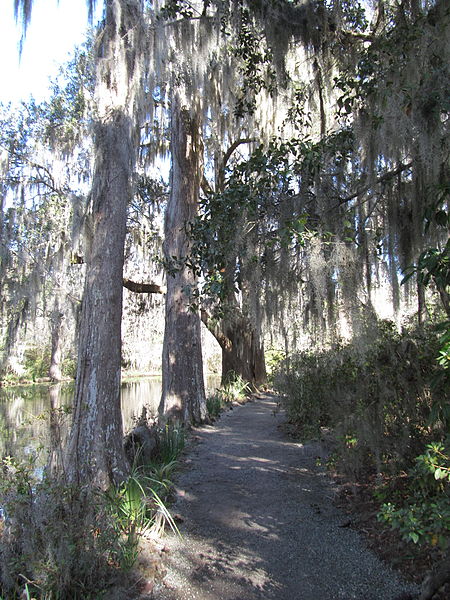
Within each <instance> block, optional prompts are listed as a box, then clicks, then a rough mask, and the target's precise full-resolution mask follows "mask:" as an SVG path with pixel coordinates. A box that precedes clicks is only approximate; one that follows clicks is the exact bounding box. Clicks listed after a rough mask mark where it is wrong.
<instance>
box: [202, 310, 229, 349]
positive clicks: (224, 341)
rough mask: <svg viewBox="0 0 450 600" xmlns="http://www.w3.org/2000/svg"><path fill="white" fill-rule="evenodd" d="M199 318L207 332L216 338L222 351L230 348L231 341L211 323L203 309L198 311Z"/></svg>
mask: <svg viewBox="0 0 450 600" xmlns="http://www.w3.org/2000/svg"><path fill="white" fill-rule="evenodd" d="M200 316H201V319H202V323H203V324H204V325H205V326H206V328H207V329H208V331H209V332H210V333H212V335H213V336H214V337H215V338H216V341H217V343H218V344H219V346H220V347H221V348H222V349H223V350H229V349H230V348H231V340H229V339H228V338H227V336H226V335H225V334H224V333H223V332H222V331H221V329H220V327H219V326H218V325H217V324H216V323H215V322H214V321H212V319H211V317H210V316H209V314H208V313H207V312H206V310H205V309H204V308H202V309H201V310H200Z"/></svg>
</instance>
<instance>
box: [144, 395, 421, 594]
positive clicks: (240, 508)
mask: <svg viewBox="0 0 450 600" xmlns="http://www.w3.org/2000/svg"><path fill="white" fill-rule="evenodd" d="M276 409H277V404H276V398H275V397H272V396H265V397H262V398H259V399H257V400H256V401H254V402H249V403H247V404H246V405H244V406H240V407H238V408H235V409H234V410H232V411H229V412H227V413H225V414H224V415H223V416H222V417H221V419H220V421H219V422H218V423H217V424H216V425H215V426H213V427H205V428H202V429H199V430H198V431H197V435H198V438H199V443H198V444H197V445H196V446H195V448H194V450H193V451H192V452H191V453H190V455H189V460H188V466H187V468H185V469H183V472H182V473H181V474H180V475H179V477H178V478H177V486H178V499H177V502H176V506H175V508H174V510H175V511H176V512H178V513H180V514H181V515H182V516H183V519H184V521H183V523H182V526H181V529H180V530H181V534H182V536H183V539H182V540H179V539H177V538H176V537H175V536H173V535H169V538H168V546H169V549H170V552H169V553H168V555H167V560H166V567H167V569H168V574H167V576H166V579H165V582H166V585H165V586H160V587H159V588H157V589H155V591H154V597H155V598H157V599H160V600H195V599H198V600H256V599H265V600H351V599H355V600H372V599H373V600H383V599H386V600H393V599H394V598H395V597H396V596H398V595H399V594H401V593H403V592H405V591H406V590H407V589H410V588H408V587H407V586H405V585H404V584H403V583H402V582H401V581H400V580H399V579H398V577H397V576H396V575H395V574H394V573H393V572H392V571H390V570H389V569H388V568H387V567H386V566H385V565H383V564H382V563H381V562H379V560H378V559H377V558H376V557H375V556H374V555H373V554H371V553H370V552H369V550H368V549H367V548H366V547H365V546H364V544H363V541H362V540H361V539H360V538H359V537H358V535H357V534H356V532H354V531H352V530H350V529H348V528H342V526H341V525H342V523H343V522H344V521H345V516H344V515H342V514H341V513H340V512H339V511H338V509H337V508H336V507H334V506H333V503H332V499H333V494H334V492H333V487H332V483H331V482H330V481H329V480H328V478H327V477H326V475H325V473H324V472H323V470H321V469H320V468H319V467H317V458H318V457H324V456H325V453H324V451H323V450H322V448H321V446H320V444H318V443H309V444H306V445H302V444H299V443H295V442H292V441H290V440H289V439H287V437H286V436H285V435H284V434H283V432H282V431H281V430H280V428H279V425H280V424H281V423H282V421H283V418H282V415H281V414H279V412H278V411H277V410H276Z"/></svg>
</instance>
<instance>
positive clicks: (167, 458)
mask: <svg viewBox="0 0 450 600" xmlns="http://www.w3.org/2000/svg"><path fill="white" fill-rule="evenodd" d="M185 442H186V436H185V430H184V429H183V427H178V426H175V425H170V424H167V425H166V426H165V427H162V428H159V429H158V430H157V455H156V462H157V463H158V464H162V465H170V464H173V463H174V461H176V459H177V458H178V457H179V455H180V454H181V452H182V451H183V448H184V445H185Z"/></svg>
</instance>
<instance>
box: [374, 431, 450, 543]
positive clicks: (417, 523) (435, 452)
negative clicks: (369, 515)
mask: <svg viewBox="0 0 450 600" xmlns="http://www.w3.org/2000/svg"><path fill="white" fill-rule="evenodd" d="M402 492H403V494H402V497H401V498H399V499H398V501H397V502H396V503H395V504H394V503H393V502H385V503H384V504H383V505H382V507H381V510H380V513H379V515H378V518H379V519H380V520H381V521H383V522H385V523H387V524H389V525H390V526H391V527H393V528H395V529H398V530H399V531H400V532H401V534H402V536H403V538H404V539H406V540H410V541H412V542H414V543H415V544H421V545H423V544H428V545H431V546H436V545H439V546H440V547H441V548H442V549H446V548H447V546H448V543H449V539H450V451H449V448H448V447H445V446H444V444H442V443H441V442H437V443H431V444H428V445H427V446H426V451H425V453H424V454H421V455H420V456H418V457H417V458H416V464H415V466H414V467H413V468H411V469H410V470H409V472H408V476H407V481H406V484H404V487H403V489H402ZM378 494H379V497H381V498H383V497H388V498H389V497H390V496H394V497H395V495H398V493H397V494H395V491H394V490H392V486H389V485H388V486H386V487H385V488H384V489H381V490H380V491H379V492H378Z"/></svg>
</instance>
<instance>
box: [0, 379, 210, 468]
mask: <svg viewBox="0 0 450 600" xmlns="http://www.w3.org/2000/svg"><path fill="white" fill-rule="evenodd" d="M219 383H220V378H218V377H217V376H214V377H209V378H208V380H207V383H206V386H207V392H210V391H212V390H213V389H214V388H215V387H217V386H218V385H219ZM73 392H74V384H73V383H69V384H57V385H53V386H48V385H33V386H23V387H22V386H14V387H9V388H0V457H1V456H14V457H16V458H24V457H25V456H27V455H30V454H31V455H34V454H36V453H38V454H39V458H38V464H39V463H40V464H45V460H46V449H47V448H48V447H49V440H50V434H51V427H50V421H51V419H50V417H52V420H53V424H54V423H55V421H56V422H57V426H58V428H59V429H60V430H61V432H62V434H63V437H64V433H65V432H66V431H67V429H68V426H69V423H70V414H69V413H68V411H67V410H66V409H67V407H70V406H71V404H72V400H73ZM160 397H161V378H159V377H150V378H145V379H136V380H133V381H126V382H123V383H122V415H123V422H124V430H125V433H126V432H128V431H130V430H131V429H132V427H133V425H134V423H135V421H136V419H137V418H138V417H139V416H140V415H141V413H142V409H143V408H144V407H145V409H146V410H147V415H148V416H151V415H155V414H156V412H157V410H158V404H159V400H160Z"/></svg>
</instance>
